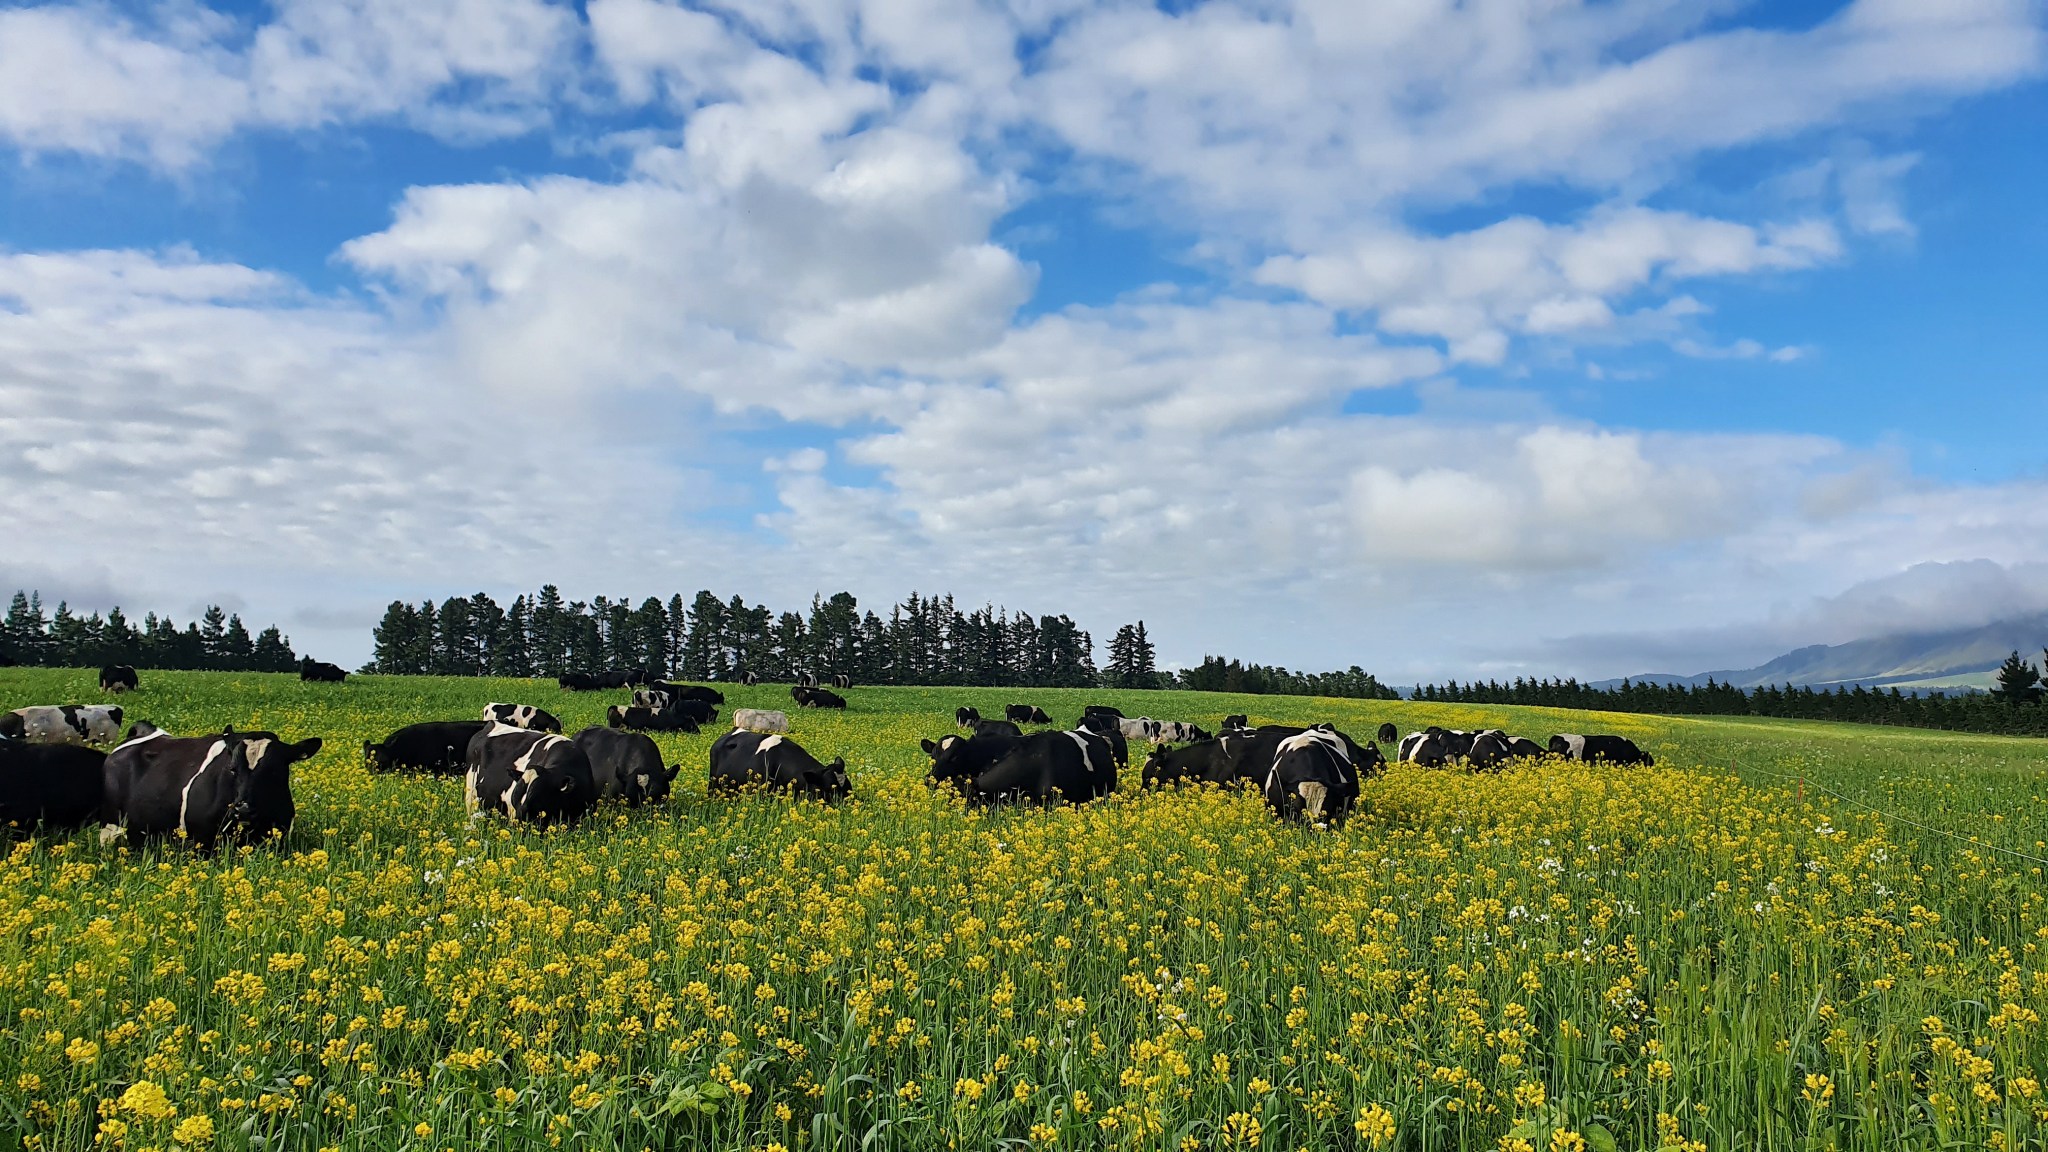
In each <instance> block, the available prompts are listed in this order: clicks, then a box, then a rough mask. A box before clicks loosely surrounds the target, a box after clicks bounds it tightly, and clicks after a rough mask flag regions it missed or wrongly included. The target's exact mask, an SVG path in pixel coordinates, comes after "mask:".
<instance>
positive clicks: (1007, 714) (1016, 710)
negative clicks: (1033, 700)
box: [1003, 704, 1052, 724]
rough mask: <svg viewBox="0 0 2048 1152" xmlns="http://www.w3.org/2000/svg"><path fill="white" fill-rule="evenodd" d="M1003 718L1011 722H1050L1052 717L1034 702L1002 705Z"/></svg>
mask: <svg viewBox="0 0 2048 1152" xmlns="http://www.w3.org/2000/svg"><path fill="white" fill-rule="evenodd" d="M1003 719H1005V720H1008V721H1009V722H1010V723H1012V724H1050V723H1052V717H1050V716H1047V715H1046V714H1045V709H1043V708H1040V707H1039V706H1037V705H1036V704H1008V705H1005V706H1004V707H1003Z"/></svg>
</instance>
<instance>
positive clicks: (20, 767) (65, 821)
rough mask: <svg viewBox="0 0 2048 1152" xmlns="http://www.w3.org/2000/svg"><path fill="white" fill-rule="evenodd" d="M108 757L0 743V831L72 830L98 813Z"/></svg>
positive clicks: (67, 747) (76, 749)
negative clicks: (1, 829)
mask: <svg viewBox="0 0 2048 1152" xmlns="http://www.w3.org/2000/svg"><path fill="white" fill-rule="evenodd" d="M106 762H107V754H106V753H104V752H101V751H99V750H98V749H96V748H84V747H80V746H78V745H75V744H28V743H24V742H22V741H20V740H0V827H11V828H18V829H21V830H22V831H25V832H28V831H34V830H35V829H36V828H37V827H39V826H40V827H42V828H44V829H47V830H49V831H52V832H76V831H77V830H78V829H80V828H83V827H85V826H86V825H88V824H90V823H92V822H93V820H94V819H95V818H96V817H97V816H98V815H99V811H100V799H101V792H102V783H101V781H102V780H103V778H104V774H105V765H106Z"/></svg>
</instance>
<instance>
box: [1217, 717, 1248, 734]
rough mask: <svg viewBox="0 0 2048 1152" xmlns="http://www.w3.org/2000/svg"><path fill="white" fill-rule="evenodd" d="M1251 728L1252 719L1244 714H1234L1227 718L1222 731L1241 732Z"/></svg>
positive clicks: (1224, 719)
mask: <svg viewBox="0 0 2048 1152" xmlns="http://www.w3.org/2000/svg"><path fill="white" fill-rule="evenodd" d="M1251 726H1252V718H1251V717H1249V716H1247V715H1245V714H1244V713H1242V712H1233V713H1231V714H1230V715H1228V716H1225V717H1224V718H1223V724H1222V725H1221V727H1222V730H1223V731H1225V732H1241V731H1243V730H1244V729H1246V728H1249V727H1251Z"/></svg>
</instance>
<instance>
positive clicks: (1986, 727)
mask: <svg viewBox="0 0 2048 1152" xmlns="http://www.w3.org/2000/svg"><path fill="white" fill-rule="evenodd" d="M2043 655H2044V661H2048V653H2044V654H2043ZM2017 659H2018V653H2014V660H2017ZM2008 663H2009V664H2010V663H2011V662H2010V661H2009V662H2008ZM2039 683H2040V680H2039V674H2038V673H2036V679H2035V680H2034V681H2033V682H2032V684H2033V686H2034V687H2035V689H2036V690H2035V691H2033V692H2031V693H2029V692H2025V691H2019V692H2016V693H2009V692H2006V691H2004V684H2003V682H2001V689H2000V690H1999V691H1993V692H1973V691H1967V690H1966V691H1962V692H1958V693H1955V694H1953V695H1951V694H1949V693H1946V692H1931V693H1928V694H1926V695H1908V694H1906V693H1904V692H1901V691H1899V690H1898V689H1897V688H1889V689H1887V688H1865V687H1863V686H1862V685H1857V686H1855V687H1853V688H1849V687H1839V686H1838V687H1835V688H1809V687H1800V686H1797V685H1793V684H1785V685H1782V686H1770V685H1766V686H1764V687H1759V688H1751V689H1743V688H1738V687H1736V686H1734V685H1732V684H1719V683H1716V682H1714V681H1713V680H1711V679H1710V680H1708V681H1707V682H1706V683H1705V684H1700V685H1696V686H1695V685H1687V684H1656V683H1647V682H1645V683H1638V682H1634V681H1628V680H1624V681H1622V682H1621V683H1620V684H1618V685H1615V686H1614V687H1611V688H1595V687H1592V686H1590V685H1586V684H1581V683H1579V682H1578V681H1577V680H1531V679H1526V678H1524V677H1520V676H1517V677H1516V678H1515V679H1514V681H1513V682H1511V683H1499V682H1496V681H1493V680H1487V681H1485V682H1483V683H1482V682H1479V681H1470V682H1467V683H1464V684H1460V683H1458V682H1457V681H1455V680H1452V681H1448V682H1446V683H1444V684H1441V685H1438V684H1426V685H1423V686H1421V687H1419V688H1417V689H1415V691H1414V692H1413V693H1412V698H1413V699H1416V700H1429V701H1441V702H1447V703H1459V704H1528V705H1534V706H1537V707H1543V708H1579V709H1587V710H1593V711H1603V712H1638V713H1653V714H1657V715H1665V716H1693V715H1697V716H1769V717H1777V718H1781V719H1788V720H1842V721H1847V722H1850V723H1856V724H1895V725H1900V726H1903V727H1908V728H1939V729H1945V730H1947V731H1951V732H1985V733H1993V734H1998V735H2006V736H2048V704H2043V703H2042V693H2041V692H2040V691H2039Z"/></svg>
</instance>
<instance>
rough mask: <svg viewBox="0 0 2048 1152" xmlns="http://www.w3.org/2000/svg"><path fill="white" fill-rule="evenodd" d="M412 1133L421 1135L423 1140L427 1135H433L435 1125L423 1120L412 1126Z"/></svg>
mask: <svg viewBox="0 0 2048 1152" xmlns="http://www.w3.org/2000/svg"><path fill="white" fill-rule="evenodd" d="M412 1134H413V1135H415V1136H417V1137H419V1138H420V1139H422V1140H425V1139H426V1138H427V1137H429V1136H432V1135H433V1134H434V1126H433V1125H431V1124H428V1123H427V1122H426V1121H424V1120H422V1121H420V1122H419V1123H418V1124H415V1125H413V1126H412Z"/></svg>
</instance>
